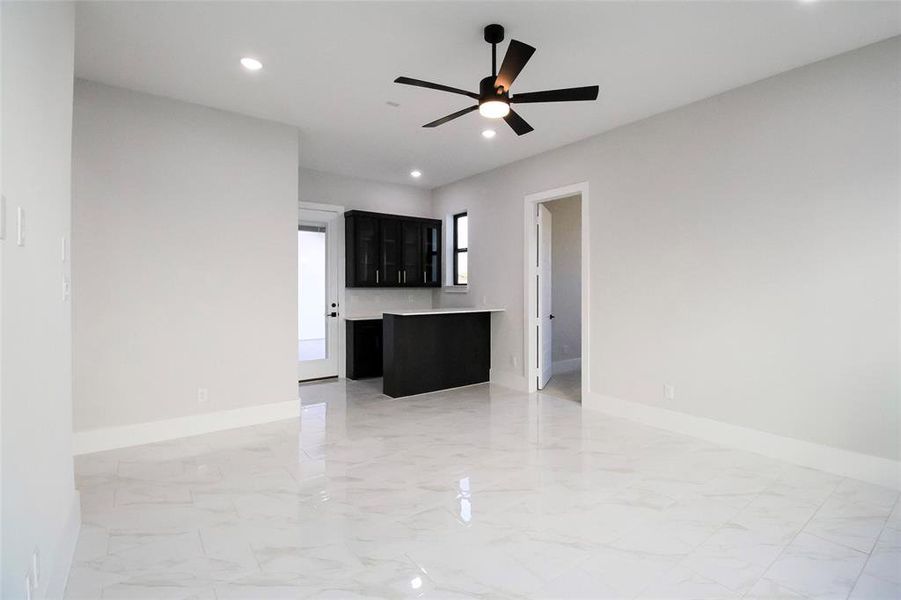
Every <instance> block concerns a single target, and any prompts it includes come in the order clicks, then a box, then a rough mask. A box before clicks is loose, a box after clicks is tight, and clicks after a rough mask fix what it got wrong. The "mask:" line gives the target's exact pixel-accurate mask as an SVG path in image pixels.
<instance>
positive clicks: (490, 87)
mask: <svg viewBox="0 0 901 600" xmlns="http://www.w3.org/2000/svg"><path fill="white" fill-rule="evenodd" d="M494 82H495V77H494V76H488V77H485V78H484V79H482V81H480V82H479V104H481V103H483V102H488V101H489V100H500V101H501V102H507V103H508V104H509V102H510V94H509V93H508V92H507V90H504V89H503V88H499V87H498V88H496V87H494Z"/></svg>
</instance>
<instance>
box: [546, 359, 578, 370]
mask: <svg viewBox="0 0 901 600" xmlns="http://www.w3.org/2000/svg"><path fill="white" fill-rule="evenodd" d="M581 368H582V359H581V358H567V359H566V360H555V361H554V364H553V369H554V373H555V374H557V373H570V372H572V371H578V370H580V369H581Z"/></svg>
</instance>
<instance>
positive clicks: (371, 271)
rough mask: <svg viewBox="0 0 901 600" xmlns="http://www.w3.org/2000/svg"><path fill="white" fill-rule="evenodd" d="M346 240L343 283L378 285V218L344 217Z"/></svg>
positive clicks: (350, 285) (352, 285)
mask: <svg viewBox="0 0 901 600" xmlns="http://www.w3.org/2000/svg"><path fill="white" fill-rule="evenodd" d="M344 234H345V239H346V240H353V243H347V244H346V246H347V247H346V256H345V285H347V286H349V287H355V286H366V285H378V276H379V273H378V268H379V220H378V218H376V217H373V216H367V215H359V216H357V217H355V218H353V219H345V221H344Z"/></svg>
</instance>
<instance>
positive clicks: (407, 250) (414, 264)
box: [400, 221, 425, 287]
mask: <svg viewBox="0 0 901 600" xmlns="http://www.w3.org/2000/svg"><path fill="white" fill-rule="evenodd" d="M400 227H401V233H402V234H403V235H402V237H403V244H402V246H401V253H402V254H403V256H402V257H401V258H402V260H403V267H402V269H401V285H405V286H417V287H421V286H422V284H423V280H424V279H425V272H424V270H423V266H422V260H423V256H422V223H421V222H420V221H401V226H400Z"/></svg>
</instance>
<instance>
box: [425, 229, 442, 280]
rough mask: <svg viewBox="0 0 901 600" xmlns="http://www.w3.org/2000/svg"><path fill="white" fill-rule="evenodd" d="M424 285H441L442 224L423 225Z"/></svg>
mask: <svg viewBox="0 0 901 600" xmlns="http://www.w3.org/2000/svg"><path fill="white" fill-rule="evenodd" d="M422 257H423V263H422V272H423V282H422V283H423V285H427V286H434V287H437V286H440V285H441V222H440V221H439V222H437V223H423V224H422Z"/></svg>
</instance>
